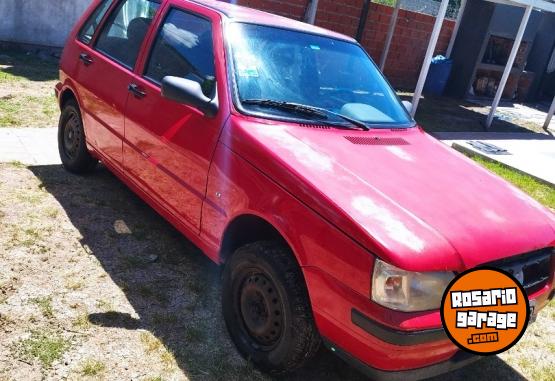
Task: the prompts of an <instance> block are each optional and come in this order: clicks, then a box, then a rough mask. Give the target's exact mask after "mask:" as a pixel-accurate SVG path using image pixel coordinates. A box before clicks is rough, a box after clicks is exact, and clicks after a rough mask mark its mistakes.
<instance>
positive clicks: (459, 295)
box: [441, 268, 530, 355]
mask: <svg viewBox="0 0 555 381" xmlns="http://www.w3.org/2000/svg"><path fill="white" fill-rule="evenodd" d="M529 319H530V307H529V303H528V297H527V296H526V292H525V291H524V288H523V287H522V285H521V284H520V283H519V282H518V281H517V280H516V279H515V278H514V277H513V276H512V275H511V274H509V273H507V272H505V271H502V270H498V269H493V268H478V269H473V270H469V271H466V272H464V273H462V274H460V275H459V276H457V277H456V278H455V279H454V280H453V281H452V282H451V284H449V286H448V287H447V289H446V290H445V294H444V295H443V300H442V302H441V321H442V322H443V327H444V328H445V331H446V333H447V336H449V338H450V339H451V340H452V341H453V342H454V343H455V344H456V345H457V346H459V348H461V349H463V350H465V351H467V352H471V353H474V354H479V355H493V354H497V353H500V352H503V351H506V350H507V349H509V348H510V347H512V346H513V345H515V344H516V343H517V342H518V340H520V338H521V337H522V335H523V334H524V332H525V331H526V327H527V326H528V320H529Z"/></svg>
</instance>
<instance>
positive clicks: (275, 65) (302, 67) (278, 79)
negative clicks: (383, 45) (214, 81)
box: [228, 23, 414, 128]
mask: <svg viewBox="0 0 555 381" xmlns="http://www.w3.org/2000/svg"><path fill="white" fill-rule="evenodd" d="M229 28H230V30H229V31H228V32H229V34H228V35H229V36H231V37H230V38H229V41H230V45H231V53H232V56H233V68H234V72H235V73H234V77H235V83H236V97H237V98H238V99H237V101H238V103H239V104H240V106H241V107H242V109H243V111H246V112H249V113H255V114H264V115H266V116H274V117H289V116H291V112H290V111H288V110H285V109H283V108H280V107H268V101H271V102H273V104H274V105H275V103H276V102H287V103H293V104H300V105H306V106H310V107H313V108H314V107H315V108H319V109H324V110H326V111H330V112H333V113H335V115H336V116H337V115H338V114H340V115H345V116H348V117H350V118H352V119H356V120H358V121H362V122H364V123H365V124H367V125H368V126H372V127H375V128H380V127H383V128H395V127H407V126H411V125H413V124H414V122H413V121H412V118H411V117H410V116H409V114H408V113H407V111H406V110H405V108H404V107H403V105H402V103H401V101H400V100H399V98H398V97H397V95H396V94H395V92H394V91H393V89H392V88H391V86H390V85H389V84H388V83H387V81H386V80H385V78H384V77H383V75H382V74H381V73H380V71H379V70H378V68H377V67H376V65H375V64H374V63H373V62H372V60H371V59H370V58H369V57H368V55H367V54H366V53H365V52H364V50H363V49H362V48H361V47H360V46H358V45H357V44H355V43H351V42H348V41H342V40H337V39H333V38H328V37H324V36H318V35H313V34H308V33H302V32H296V31H291V30H285V29H279V28H274V27H268V26H262V25H255V24H243V23H233V24H231V25H230V26H229ZM253 101H255V102H253ZM256 101H257V102H256ZM270 106H272V104H270ZM330 114H331V113H330ZM331 115H332V116H329V118H333V115H334V114H331Z"/></svg>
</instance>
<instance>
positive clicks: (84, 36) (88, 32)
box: [79, 0, 112, 45]
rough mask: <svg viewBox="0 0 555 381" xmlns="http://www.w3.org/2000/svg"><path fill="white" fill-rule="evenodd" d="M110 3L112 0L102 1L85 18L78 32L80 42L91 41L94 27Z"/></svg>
mask: <svg viewBox="0 0 555 381" xmlns="http://www.w3.org/2000/svg"><path fill="white" fill-rule="evenodd" d="M110 4H112V0H104V1H102V2H101V3H100V4H99V5H98V7H96V9H95V10H94V12H93V13H92V14H91V15H90V17H89V18H88V19H87V21H86V22H85V24H83V27H82V28H81V31H80V32H79V40H80V41H81V42H82V43H84V44H87V45H88V44H90V43H91V41H92V39H93V36H94V33H95V32H96V29H97V28H98V26H99V25H100V22H101V21H102V19H103V18H104V15H105V14H106V12H108V8H110Z"/></svg>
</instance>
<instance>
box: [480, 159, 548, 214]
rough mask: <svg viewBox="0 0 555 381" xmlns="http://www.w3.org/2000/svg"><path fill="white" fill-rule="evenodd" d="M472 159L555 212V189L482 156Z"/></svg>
mask: <svg viewBox="0 0 555 381" xmlns="http://www.w3.org/2000/svg"><path fill="white" fill-rule="evenodd" d="M471 158H472V159H473V160H474V161H476V162H477V163H479V164H480V165H482V166H484V167H486V168H487V169H489V170H490V171H492V172H494V173H495V174H497V175H498V176H501V177H502V178H504V179H505V180H507V181H509V182H511V183H513V184H514V185H516V186H517V187H518V188H520V189H522V190H523V191H524V192H526V193H528V194H529V195H530V196H532V197H533V198H535V199H536V200H537V201H539V202H540V203H542V204H543V205H545V206H547V207H548V208H551V209H554V210H555V188H554V187H551V186H549V185H546V184H544V183H541V182H539V181H537V180H536V179H534V178H533V177H531V176H528V175H524V174H522V173H520V172H517V171H515V170H513V169H511V168H508V167H506V166H504V165H503V164H499V163H496V162H493V161H491V160H486V159H484V158H482V157H480V156H475V155H473V156H471Z"/></svg>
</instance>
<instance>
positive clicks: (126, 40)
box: [74, 0, 160, 169]
mask: <svg viewBox="0 0 555 381" xmlns="http://www.w3.org/2000/svg"><path fill="white" fill-rule="evenodd" d="M159 7H160V2H159V1H158V0H121V1H116V2H115V3H114V5H113V6H112V9H111V13H110V14H109V16H108V18H107V19H106V21H105V22H104V25H103V26H102V28H101V30H100V32H99V33H98V35H97V36H96V37H92V36H90V35H87V34H86V33H85V34H84V38H80V39H79V41H78V46H79V51H78V57H75V58H74V59H75V60H79V63H78V66H79V67H78V69H77V71H76V73H77V74H76V76H75V80H76V82H77V91H78V93H79V96H80V101H81V108H82V114H83V119H84V124H85V128H86V133H87V137H88V140H89V142H90V143H91V144H92V145H93V146H94V148H95V149H96V150H98V151H99V152H100V153H101V154H102V159H103V160H104V161H108V162H109V164H111V165H112V166H114V167H116V168H119V169H121V166H122V158H123V156H122V155H123V153H122V143H123V135H124V117H123V112H124V110H125V106H126V102H127V98H128V94H129V89H128V85H129V83H130V81H131V78H132V75H133V72H132V71H133V68H134V66H135V64H136V62H137V58H138V56H139V51H140V49H141V46H142V43H143V41H144V39H145V37H146V35H147V32H148V30H149V26H150V24H151V23H152V21H153V19H154V16H155V15H156V12H157V10H158V9H159Z"/></svg>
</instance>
